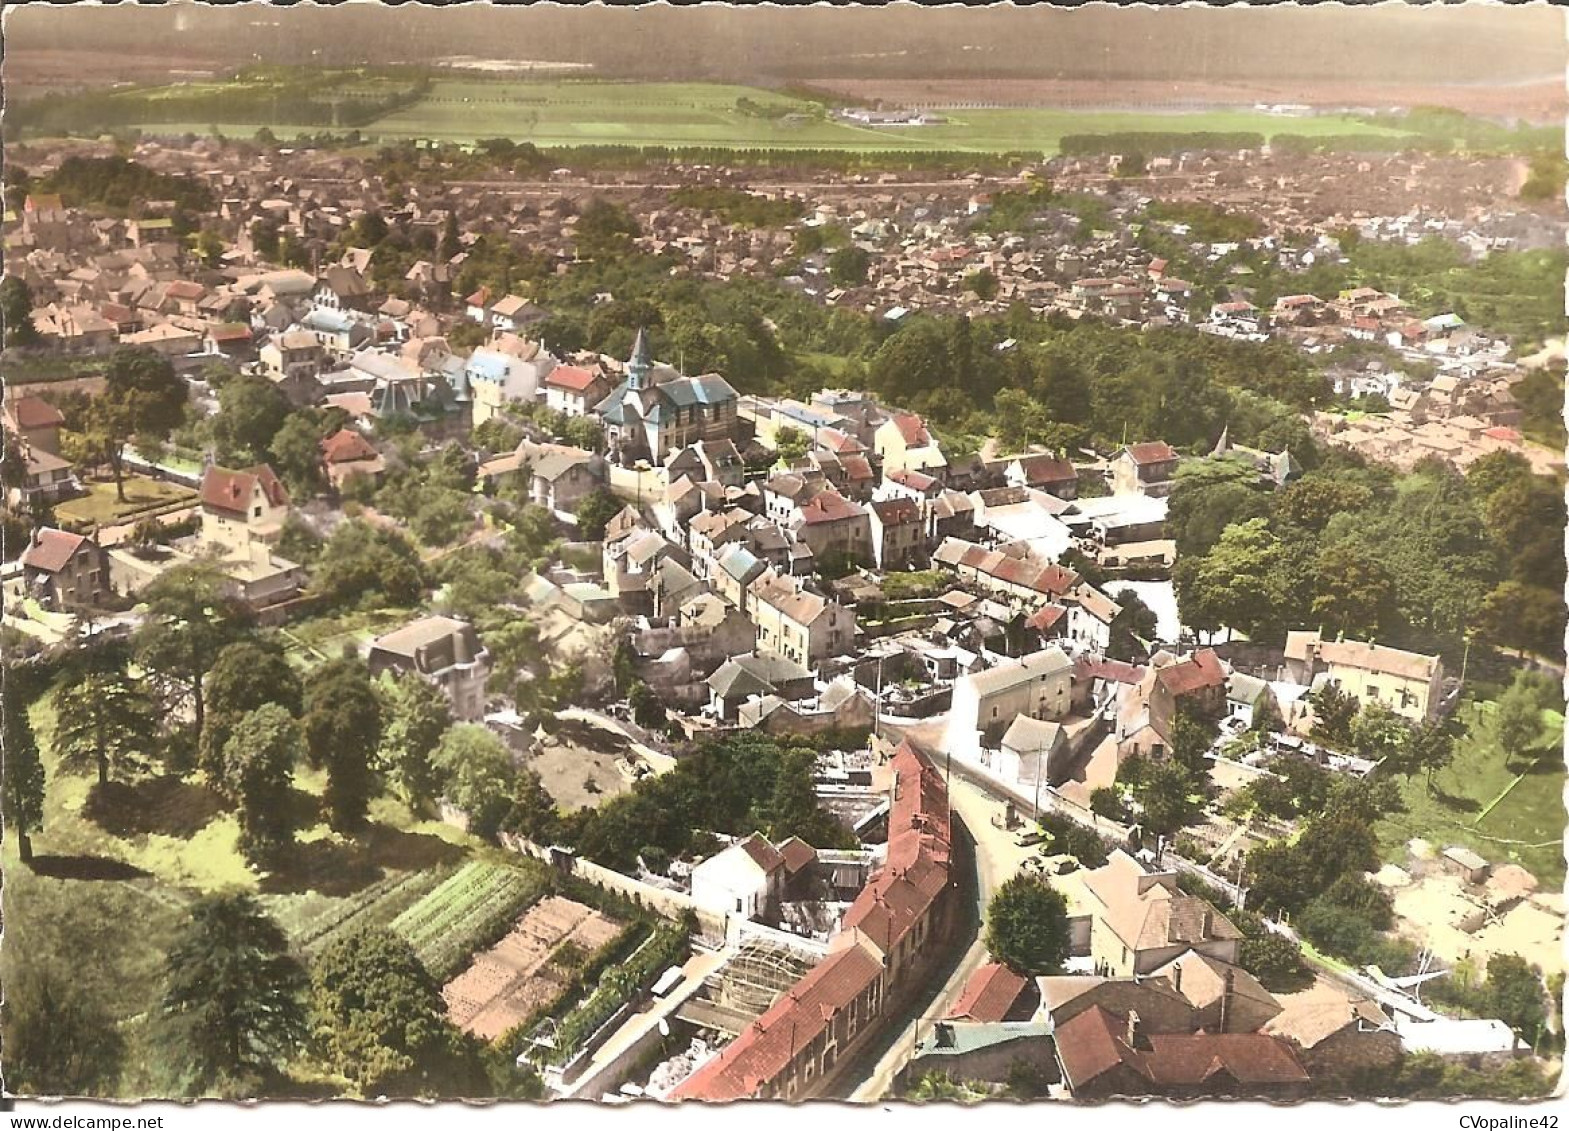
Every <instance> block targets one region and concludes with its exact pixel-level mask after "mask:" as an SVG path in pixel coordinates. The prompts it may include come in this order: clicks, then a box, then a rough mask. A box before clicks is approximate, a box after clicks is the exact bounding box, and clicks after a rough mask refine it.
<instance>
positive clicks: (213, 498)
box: [202, 464, 289, 518]
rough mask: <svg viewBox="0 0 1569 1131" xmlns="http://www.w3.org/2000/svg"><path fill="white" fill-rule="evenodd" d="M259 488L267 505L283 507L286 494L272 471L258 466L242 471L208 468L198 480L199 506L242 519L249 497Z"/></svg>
mask: <svg viewBox="0 0 1569 1131" xmlns="http://www.w3.org/2000/svg"><path fill="white" fill-rule="evenodd" d="M258 486H260V487H261V489H262V493H263V494H264V495H265V496H266V498H267V501H268V502H269V503H271V504H272V505H273V506H275V507H281V506H287V505H288V502H289V493H288V492H287V491H285V490H284V489H283V483H282V482H281V481H279V479H278V477H277V475H275V474H273V470H272V468H270V467H268V466H267V465H266V464H260V465H258V466H256V467H252V468H249V469H247V470H245V471H229V470H228V469H226V468H222V467H210V468H208V469H207V474H206V475H203V476H202V506H204V507H211V508H212V509H213V510H220V511H227V512H228V513H230V514H236V515H239V516H240V517H242V518H243V517H244V516H245V513H246V508H247V507H249V506H250V501H251V495H252V492H253V491H254V490H255V488H256V487H258Z"/></svg>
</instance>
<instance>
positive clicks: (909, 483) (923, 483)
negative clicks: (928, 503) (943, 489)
mask: <svg viewBox="0 0 1569 1131" xmlns="http://www.w3.org/2000/svg"><path fill="white" fill-rule="evenodd" d="M887 479H888V481H889V482H890V483H897V484H899V485H900V486H901V487H908V488H910V490H912V491H930V490H931V489H932V488H933V487H935V486H937V480H936V479H934V478H932V477H931V476H930V475H927V474H926V473H925V472H924V471H911V470H908V469H905V470H900V471H892V472H889V473H888V475H887Z"/></svg>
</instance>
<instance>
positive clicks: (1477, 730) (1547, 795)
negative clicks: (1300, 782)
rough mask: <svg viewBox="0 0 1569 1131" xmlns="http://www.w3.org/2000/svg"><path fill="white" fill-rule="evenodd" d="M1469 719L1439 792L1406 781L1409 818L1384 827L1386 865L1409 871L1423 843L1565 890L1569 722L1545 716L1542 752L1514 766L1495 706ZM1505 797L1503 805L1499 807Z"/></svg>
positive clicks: (1470, 708) (1441, 775)
mask: <svg viewBox="0 0 1569 1131" xmlns="http://www.w3.org/2000/svg"><path fill="white" fill-rule="evenodd" d="M1461 711H1462V712H1463V718H1464V720H1465V722H1466V723H1467V725H1468V726H1469V727H1470V733H1469V734H1468V735H1467V737H1466V738H1465V739H1463V740H1462V741H1461V742H1459V743H1457V744H1456V747H1455V759H1454V761H1453V762H1452V763H1451V764H1450V765H1449V766H1448V767H1447V768H1446V769H1443V770H1440V771H1439V772H1438V773H1437V774H1435V775H1433V786H1434V790H1435V792H1434V793H1431V794H1430V793H1429V792H1428V791H1427V784H1426V779H1425V777H1424V776H1423V775H1421V774H1417V775H1414V776H1412V777H1409V778H1404V779H1402V780H1401V782H1400V786H1401V795H1402V796H1403V797H1404V799H1405V803H1406V809H1407V811H1406V812H1404V813H1396V814H1393V815H1391V816H1389V817H1386V818H1385V819H1384V820H1383V821H1382V822H1380V824H1379V826H1378V834H1379V844H1380V847H1381V850H1382V852H1383V856H1384V859H1385V860H1386V861H1389V862H1390V863H1394V864H1404V863H1405V859H1406V842H1407V841H1409V840H1411V839H1412V838H1413V837H1420V838H1422V839H1423V840H1427V841H1429V842H1431V843H1432V844H1433V845H1434V846H1435V847H1436V848H1438V849H1440V850H1442V849H1443V848H1445V847H1447V846H1449V845H1451V844H1461V845H1464V846H1466V847H1467V848H1470V849H1472V850H1473V851H1475V852H1477V853H1479V854H1480V855H1482V856H1483V857H1485V858H1486V859H1488V860H1491V861H1493V862H1494V863H1500V864H1501V863H1505V862H1510V861H1512V862H1514V863H1516V864H1519V865H1521V866H1522V867H1524V868H1525V869H1526V870H1527V871H1529V872H1531V873H1532V874H1533V875H1534V876H1536V877H1537V879H1539V880H1540V881H1541V882H1542V886H1543V888H1561V887H1562V885H1563V881H1564V859H1563V844H1562V842H1563V827H1564V810H1563V786H1564V760H1563V748H1562V745H1561V743H1562V735H1563V717H1562V716H1561V715H1559V714H1557V713H1556V712H1551V711H1547V712H1543V718H1542V738H1541V741H1540V743H1539V744H1538V747H1537V749H1536V750H1534V751H1532V752H1531V754H1530V755H1528V756H1527V757H1525V758H1523V759H1521V760H1519V761H1517V762H1515V763H1512V764H1509V765H1506V764H1505V761H1504V755H1503V752H1502V751H1501V750H1500V749H1499V748H1498V745H1497V742H1496V739H1495V737H1494V724H1493V717H1492V713H1491V705H1490V704H1482V705H1477V704H1473V703H1467V704H1464V705H1462V707H1461ZM1505 790H1508V792H1507V794H1505ZM1500 795H1503V800H1501V801H1498V802H1497V804H1492V803H1493V802H1494V801H1495V799H1497V798H1498V797H1499V796H1500ZM1490 804H1492V808H1491V809H1488V806H1489V805H1490ZM1484 810H1485V811H1486V812H1485V815H1483V814H1484Z"/></svg>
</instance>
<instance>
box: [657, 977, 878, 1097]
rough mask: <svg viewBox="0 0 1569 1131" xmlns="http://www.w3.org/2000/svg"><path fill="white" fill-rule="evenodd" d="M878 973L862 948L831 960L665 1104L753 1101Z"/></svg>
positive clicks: (773, 1007) (688, 1080)
mask: <svg viewBox="0 0 1569 1131" xmlns="http://www.w3.org/2000/svg"><path fill="white" fill-rule="evenodd" d="M882 972H883V966H882V962H881V961H879V960H878V958H877V957H876V956H875V955H874V954H873V953H872V952H871V951H870V950H867V949H865V948H862V947H858V946H852V947H848V948H846V949H844V950H841V951H837V952H836V953H834V954H830V955H829V956H828V957H827V958H825V959H823V961H822V962H820V963H818V964H817V965H816V966H815V967H813V968H812V969H811V971H810V972H808V973H807V975H806V977H804V978H802V979H801V980H800V981H799V982H797V983H796V984H795V985H794V986H792V987H791V988H790V989H789V990H787V991H786V992H785V995H784V996H783V997H781V998H780V999H779V1000H778V1001H776V1002H774V1004H773V1005H772V1006H771V1007H770V1008H769V1010H768V1012H766V1013H764V1014H763V1015H762V1016H761V1017H759V1018H758V1019H757V1020H756V1021H754V1022H753V1023H752V1025H751V1027H750V1028H748V1029H747V1031H746V1032H744V1033H742V1034H741V1035H740V1036H739V1037H737V1038H736V1039H735V1040H734V1041H732V1042H730V1044H729V1045H727V1046H726V1047H725V1049H724V1051H723V1052H721V1053H720V1054H719V1055H718V1056H716V1057H715V1058H714V1059H712V1060H710V1061H709V1062H708V1063H707V1064H705V1065H703V1067H701V1068H699V1069H698V1070H697V1071H696V1072H694V1073H693V1074H692V1075H691V1076H689V1077H687V1078H686V1080H685V1081H683V1082H682V1084H681V1085H680V1086H679V1087H678V1088H676V1089H675V1091H674V1092H672V1093H671V1095H670V1098H671V1099H673V1100H707V1101H710V1102H724V1101H726V1100H740V1099H747V1098H749V1097H751V1096H755V1095H757V1093H758V1092H759V1091H760V1090H761V1089H762V1088H763V1087H764V1085H766V1084H768V1083H770V1082H772V1081H773V1080H775V1079H777V1078H778V1077H779V1076H780V1075H781V1074H782V1073H783V1072H784V1070H785V1069H786V1068H788V1067H789V1066H790V1062H791V1061H792V1060H793V1059H795V1054H796V1053H797V1052H798V1051H799V1050H800V1049H802V1048H804V1047H806V1046H807V1045H808V1044H810V1043H811V1042H812V1041H814V1040H816V1039H817V1037H818V1036H820V1035H821V1034H822V1032H823V1030H824V1029H826V1028H828V1026H829V1025H830V1024H832V1021H833V1018H834V1016H835V1015H836V1014H837V1013H838V1012H839V1011H840V1010H842V1009H844V1008H845V1007H846V1006H848V1005H849V1004H850V1002H852V1001H854V1000H855V999H856V998H857V997H859V996H860V995H861V994H863V993H865V992H866V990H867V989H869V988H870V987H871V986H872V985H873V984H875V983H876V982H877V980H878V979H879V978H880V977H882Z"/></svg>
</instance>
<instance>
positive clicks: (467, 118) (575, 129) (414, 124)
mask: <svg viewBox="0 0 1569 1131" xmlns="http://www.w3.org/2000/svg"><path fill="white" fill-rule="evenodd" d="M739 98H749V99H751V100H752V101H754V102H757V103H760V104H762V105H766V106H769V107H777V108H790V109H793V110H794V111H795V112H797V113H800V114H803V115H813V114H820V107H818V106H817V105H816V104H814V103H810V102H806V101H802V100H798V99H794V98H790V97H788V96H785V95H780V94H774V93H771V92H768V91H762V90H753V89H749V88H747V87H737V86H719V85H708V84H700V83H690V84H677V83H570V82H569V83H486V82H472V83H463V82H438V83H436V85H435V89H434V90H433V92H432V93H431V95H430V96H429V97H427V98H425V99H423V100H422V101H421V102H419V103H418V104H416V105H414V106H412V107H409V108H408V109H406V110H402V111H400V112H398V113H396V114H392V115H390V116H389V117H385V118H381V119H379V120H378V121H376V122H375V123H373V124H372V125H370V126H367V127H366V132H368V133H374V134H377V135H380V136H383V137H429V138H438V139H442V140H450V141H472V140H475V139H477V138H482V137H488V136H504V137H510V138H513V139H514V140H517V141H532V142H533V143H534V144H535V145H538V146H541V147H550V146H572V145H641V146H672V147H674V146H721V147H733V148H782V149H817V148H823V149H847V150H868V151H875V150H882V149H889V150H910V149H939V150H949V149H952V150H969V151H973V152H978V153H986V152H1005V151H1009V150H1015V149H1021V150H1031V151H1034V150H1039V151H1040V152H1055V150H1056V148H1057V143H1058V140H1059V139H1060V138H1061V137H1062V136H1063V135H1064V134H1070V133H1097V132H1111V131H1117V130H1138V129H1145V130H1159V131H1169V132H1173V133H1184V132H1192V131H1237V130H1253V131H1258V132H1263V133H1283V132H1302V133H1316V134H1335V133H1341V134H1345V133H1389V132H1391V131H1385V130H1378V129H1375V128H1374V127H1370V126H1367V125H1364V124H1362V123H1360V122H1356V121H1353V120H1351V119H1349V118H1343V117H1339V116H1325V117H1322V118H1302V119H1292V118H1282V117H1278V116H1275V115H1269V114H1261V113H1256V112H1253V111H1206V112H1202V113H1159V112H1156V113H1139V112H1131V113H1086V112H1080V111H1075V110H1059V109H1041V108H1032V109H1011V110H965V111H959V112H955V113H952V114H949V115H946V116H947V117H948V118H949V121H947V122H945V123H943V124H941V125H934V126H916V127H911V126H890V127H881V128H874V127H867V126H859V125H853V124H850V123H845V122H839V121H834V120H829V119H825V118H822V117H812V118H810V119H809V120H806V121H802V122H800V123H799V124H790V123H786V122H783V121H776V120H772V119H768V118H762V117H755V116H752V115H750V114H745V113H742V112H741V111H739V110H738V109H737V108H736V101H737V99H739Z"/></svg>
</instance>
